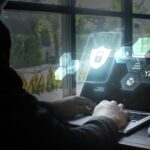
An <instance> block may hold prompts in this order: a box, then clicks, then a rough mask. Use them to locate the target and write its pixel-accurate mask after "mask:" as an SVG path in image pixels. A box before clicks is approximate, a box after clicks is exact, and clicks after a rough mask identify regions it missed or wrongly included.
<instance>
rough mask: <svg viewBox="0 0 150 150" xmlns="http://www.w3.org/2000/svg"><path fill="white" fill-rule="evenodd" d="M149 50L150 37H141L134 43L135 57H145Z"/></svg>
mask: <svg viewBox="0 0 150 150" xmlns="http://www.w3.org/2000/svg"><path fill="white" fill-rule="evenodd" d="M148 50H150V37H142V38H139V39H138V40H137V41H136V42H135V44H134V45H133V57H138V58H144V56H145V54H146V52H147V51H148Z"/></svg>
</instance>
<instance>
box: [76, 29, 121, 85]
mask: <svg viewBox="0 0 150 150" xmlns="http://www.w3.org/2000/svg"><path fill="white" fill-rule="evenodd" d="M121 45H122V33H121V32H96V33H91V34H90V35H88V38H87V41H86V44H85V47H84V50H83V53H82V56H81V59H80V67H79V69H78V71H77V74H76V82H77V83H84V82H88V83H92V82H93V83H94V82H97V83H99V82H100V83H101V82H105V81H106V80H107V79H108V78H109V76H110V73H111V71H112V70H111V69H112V68H113V67H112V66H113V62H111V63H108V62H107V60H108V59H112V58H113V57H114V54H115V52H116V50H117V49H120V47H121ZM99 48H102V49H108V50H106V51H107V52H106V53H104V54H102V53H103V50H102V51H100V50H98V54H97V56H98V57H96V51H95V50H94V49H99ZM94 57H95V58H94ZM106 62H107V65H104V64H106ZM104 66H105V67H104ZM108 68H109V69H108ZM91 69H93V70H92V72H93V73H92V75H93V76H95V79H94V78H93V77H90V78H87V76H88V74H89V72H90V74H91ZM110 70H111V71H110ZM101 74H103V75H101ZM104 74H105V75H104Z"/></svg>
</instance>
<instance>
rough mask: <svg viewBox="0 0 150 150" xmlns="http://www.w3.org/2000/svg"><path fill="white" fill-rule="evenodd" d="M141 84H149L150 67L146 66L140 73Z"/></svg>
mask: <svg viewBox="0 0 150 150" xmlns="http://www.w3.org/2000/svg"><path fill="white" fill-rule="evenodd" d="M140 76H141V82H142V83H150V65H148V66H146V67H145V68H144V69H143V70H142V71H141V73H140Z"/></svg>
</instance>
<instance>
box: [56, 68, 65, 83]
mask: <svg viewBox="0 0 150 150" xmlns="http://www.w3.org/2000/svg"><path fill="white" fill-rule="evenodd" d="M66 74H67V70H66V69H65V68H64V67H59V68H58V69H57V70H56V71H55V80H62V79H63V78H64V76H65V75H66Z"/></svg>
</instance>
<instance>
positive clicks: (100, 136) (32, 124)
mask: <svg viewBox="0 0 150 150" xmlns="http://www.w3.org/2000/svg"><path fill="white" fill-rule="evenodd" d="M29 118H30V119H29ZM29 118H28V119H27V121H25V120H23V121H24V123H23V126H24V127H25V129H26V132H25V134H26V135H27V141H29V142H27V141H26V142H25V144H28V143H30V146H31V147H33V148H39V147H41V148H43V149H51V147H53V149H54V150H55V149H56V150H93V149H94V150H99V149H100V150H112V147H114V145H115V144H116V141H117V126H116V125H115V123H114V122H113V121H112V120H111V119H110V118H107V117H103V116H96V117H93V119H91V120H90V121H88V122H87V123H86V124H85V125H83V126H80V127H69V126H67V125H65V124H63V122H61V121H59V120H57V119H56V118H55V117H53V114H50V113H49V112H47V110H45V108H42V107H40V106H38V109H37V112H36V113H34V116H32V115H31V116H30V117H29ZM18 137H19V136H18ZM21 145H23V144H21Z"/></svg>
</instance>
